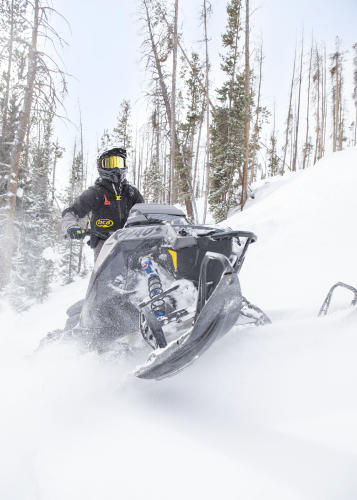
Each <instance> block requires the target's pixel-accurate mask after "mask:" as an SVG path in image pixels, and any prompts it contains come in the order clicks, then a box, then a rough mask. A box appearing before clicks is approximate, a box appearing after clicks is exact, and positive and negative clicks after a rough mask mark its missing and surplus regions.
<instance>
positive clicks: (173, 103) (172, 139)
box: [170, 0, 178, 202]
mask: <svg viewBox="0 0 357 500" xmlns="http://www.w3.org/2000/svg"><path fill="white" fill-rule="evenodd" d="M177 18H178V0H175V14H174V21H173V34H172V49H173V50H172V80H171V123H170V175H171V186H173V184H174V176H175V171H176V73H177V38H178V36H177ZM175 201H176V200H175V199H174V202H175Z"/></svg>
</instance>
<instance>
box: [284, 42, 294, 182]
mask: <svg viewBox="0 0 357 500" xmlns="http://www.w3.org/2000/svg"><path fill="white" fill-rule="evenodd" d="M295 63H296V49H295V55H294V66H293V76H292V78H291V86H290V97H289V108H288V117H287V120H286V130H285V145H284V148H283V149H284V157H283V166H282V173H284V172H285V162H286V153H287V150H288V145H289V130H290V121H291V103H292V98H293V89H294V79H295Z"/></svg>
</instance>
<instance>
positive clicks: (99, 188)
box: [62, 148, 144, 261]
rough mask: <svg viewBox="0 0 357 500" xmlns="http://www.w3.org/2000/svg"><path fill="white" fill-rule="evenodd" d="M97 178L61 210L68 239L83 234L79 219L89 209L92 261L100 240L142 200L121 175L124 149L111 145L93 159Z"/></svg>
mask: <svg viewBox="0 0 357 500" xmlns="http://www.w3.org/2000/svg"><path fill="white" fill-rule="evenodd" d="M97 169H98V173H99V176H100V177H99V178H98V179H97V180H96V181H95V184H94V186H91V187H89V188H88V189H86V190H85V191H84V192H83V193H82V194H81V195H80V196H79V197H78V198H77V199H76V200H75V202H74V203H73V205H71V206H70V207H68V208H66V210H64V211H63V213H62V228H63V231H64V233H67V234H68V235H69V237H70V238H72V239H81V238H83V237H84V236H85V235H86V233H87V231H86V230H85V229H83V228H82V227H80V225H79V219H81V218H82V217H84V216H86V215H88V214H89V213H91V219H90V227H91V229H90V246H91V248H93V250H94V261H96V259H97V257H98V255H99V252H100V250H101V248H102V246H103V244H104V241H105V240H106V239H107V238H109V236H110V235H111V234H112V233H113V232H114V231H116V230H117V229H120V228H122V227H123V226H124V224H125V222H126V220H127V218H128V215H129V211H130V209H131V207H132V206H133V205H135V203H144V198H143V197H142V195H141V194H140V192H139V190H138V189H137V188H136V187H134V186H132V185H131V184H129V183H128V181H127V180H126V179H125V176H126V174H127V171H128V169H127V165H126V150H125V149H123V148H112V149H109V150H108V151H104V152H103V153H102V154H101V155H100V156H99V158H98V159H97Z"/></svg>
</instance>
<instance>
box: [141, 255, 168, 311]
mask: <svg viewBox="0 0 357 500" xmlns="http://www.w3.org/2000/svg"><path fill="white" fill-rule="evenodd" d="M141 268H142V269H143V271H145V273H146V275H147V277H148V289H149V297H150V299H154V300H153V301H152V302H151V310H152V312H153V313H154V314H155V316H156V317H157V318H161V317H163V316H165V301H164V299H163V298H158V299H155V296H156V295H159V294H160V293H162V292H163V288H162V283H161V279H160V276H159V274H158V272H157V271H156V269H153V267H152V262H151V260H150V259H149V258H147V257H145V258H144V259H142V261H141Z"/></svg>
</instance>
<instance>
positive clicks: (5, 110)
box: [1, 0, 14, 147]
mask: <svg viewBox="0 0 357 500" xmlns="http://www.w3.org/2000/svg"><path fill="white" fill-rule="evenodd" d="M10 22H11V24H10V38H9V57H8V62H7V71H6V77H5V78H6V88H5V94H4V101H3V105H2V108H3V116H2V120H3V122H2V131H1V140H2V143H3V147H4V146H5V144H4V143H5V141H6V137H7V117H8V111H9V100H10V80H11V71H12V58H13V45H14V0H11V21H10Z"/></svg>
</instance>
